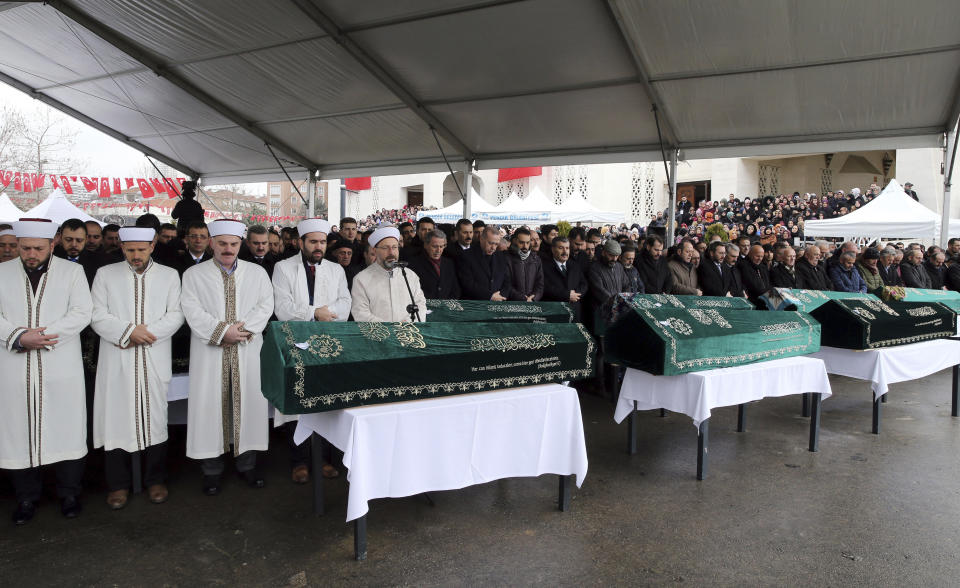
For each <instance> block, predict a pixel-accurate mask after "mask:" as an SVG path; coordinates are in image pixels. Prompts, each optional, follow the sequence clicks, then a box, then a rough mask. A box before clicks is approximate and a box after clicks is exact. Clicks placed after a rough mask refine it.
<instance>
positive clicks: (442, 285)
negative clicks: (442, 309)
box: [410, 255, 460, 300]
mask: <svg viewBox="0 0 960 588" xmlns="http://www.w3.org/2000/svg"><path fill="white" fill-rule="evenodd" d="M410 269H412V270H413V271H414V272H415V273H416V274H417V277H419V278H420V288H421V289H422V290H423V295H424V296H425V297H427V298H431V299H440V300H459V299H460V282H459V280H458V279H457V266H456V264H455V263H454V262H453V260H451V259H449V258H446V257H441V258H440V274H439V275H437V270H436V269H434V266H433V263H431V262H430V258H429V257H427V256H426V255H418V256H416V257H414V258H413V259H411V260H410Z"/></svg>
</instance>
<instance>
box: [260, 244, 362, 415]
mask: <svg viewBox="0 0 960 588" xmlns="http://www.w3.org/2000/svg"><path fill="white" fill-rule="evenodd" d="M273 301H274V314H275V315H277V320H281V321H312V320H313V313H314V310H316V309H318V308H322V307H324V306H326V307H327V308H328V309H329V310H330V312H332V313H334V314H336V315H337V318H336V319H334V320H336V321H345V320H347V317H348V316H350V303H351V298H350V289H349V288H348V287H347V275H346V274H345V273H344V271H343V267H341V266H340V264H339V263H336V262H333V261H330V260H328V259H324V260H323V261H321V262H320V263H319V264H317V266H316V269H315V270H314V276H313V304H312V305H311V304H310V294H309V292H308V291H307V270H306V269H305V268H304V267H303V259H302V256H300V255H294V256H293V257H288V258H287V259H284V260H283V261H280V262H277V264H276V265H275V266H273ZM295 420H297V416H296V415H293V416H287V415H284V414H281V413H280V411H278V410H275V411H274V414H273V426H275V427H279V426H280V425H282V424H284V423H289V422H291V421H295Z"/></svg>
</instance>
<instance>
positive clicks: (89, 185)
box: [80, 176, 100, 192]
mask: <svg viewBox="0 0 960 588" xmlns="http://www.w3.org/2000/svg"><path fill="white" fill-rule="evenodd" d="M80 182H82V183H83V189H84V190H86V191H87V192H96V191H98V190H99V189H100V182H99V181H98V179H97V178H93V179H91V178H88V177H87V176H80Z"/></svg>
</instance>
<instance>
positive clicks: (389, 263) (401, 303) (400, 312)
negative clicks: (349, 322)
mask: <svg viewBox="0 0 960 588" xmlns="http://www.w3.org/2000/svg"><path fill="white" fill-rule="evenodd" d="M369 243H370V245H371V246H372V247H373V249H374V252H375V253H376V262H375V263H373V264H371V265H369V266H367V268H366V269H364V270H363V271H362V272H360V273H359V274H357V277H356V278H354V279H353V292H352V294H353V306H352V307H351V312H352V313H353V319H354V320H355V321H357V322H367V323H370V322H401V321H411V320H412V319H411V316H410V312H408V311H407V307H408V306H410V305H411V304H414V305H416V307H417V310H418V314H419V319H420V321H426V320H427V300H426V297H424V295H423V290H421V288H420V278H419V277H417V274H416V273H415V272H412V271H408V272H404V271H403V268H402V267H399V266H397V265H396V264H397V262H398V261H399V258H400V231H398V230H397V229H396V227H380V228H379V229H377V230H376V231H374V232H373V234H372V235H370V240H369ZM405 278H406V282H405ZM407 283H409V285H410V291H412V292H413V300H411V299H410V291H408V290H407Z"/></svg>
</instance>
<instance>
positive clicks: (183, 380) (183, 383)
mask: <svg viewBox="0 0 960 588" xmlns="http://www.w3.org/2000/svg"><path fill="white" fill-rule="evenodd" d="M189 395H190V375H189V374H173V377H172V378H170V387H169V388H168V389H167V402H173V401H174V400H186V399H187V396H189Z"/></svg>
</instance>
